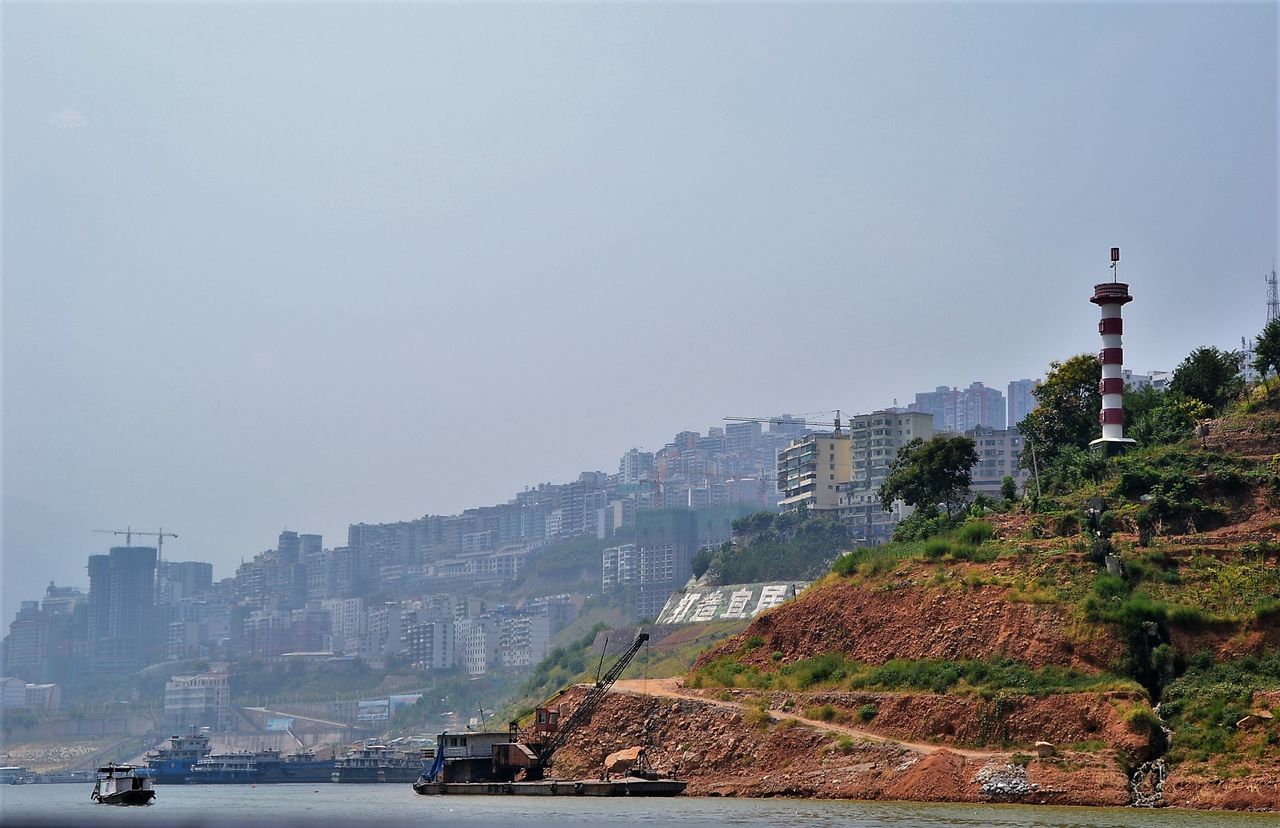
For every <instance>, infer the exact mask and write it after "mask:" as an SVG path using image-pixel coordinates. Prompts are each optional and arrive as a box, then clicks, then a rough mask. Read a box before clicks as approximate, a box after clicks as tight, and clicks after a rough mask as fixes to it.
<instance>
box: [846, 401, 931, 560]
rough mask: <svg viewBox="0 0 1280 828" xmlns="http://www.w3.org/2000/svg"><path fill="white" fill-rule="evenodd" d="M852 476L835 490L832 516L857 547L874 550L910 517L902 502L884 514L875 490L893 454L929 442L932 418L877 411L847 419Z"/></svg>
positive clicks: (883, 478)
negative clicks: (846, 530)
mask: <svg viewBox="0 0 1280 828" xmlns="http://www.w3.org/2000/svg"><path fill="white" fill-rule="evenodd" d="M849 435H850V441H851V446H852V447H851V453H852V456H853V475H852V478H851V479H850V480H849V481H848V482H847V483H845V484H843V485H841V486H840V487H839V489H838V490H837V516H838V517H839V519H840V521H841V522H843V523H844V524H845V525H846V526H848V527H849V531H850V533H852V535H853V537H854V538H855V539H856V540H857V541H858V542H859V543H863V544H866V545H868V546H878V545H880V544H882V543H885V542H887V541H889V540H891V539H892V537H893V530H894V529H896V528H897V526H898V524H899V523H900V522H901V521H902V520H903V519H904V518H906V517H907V515H909V514H911V508H910V507H909V506H906V505H905V504H902V503H895V504H893V506H892V508H891V509H890V510H889V511H887V512H886V511H885V510H884V508H883V507H882V506H881V505H880V485H881V484H882V483H884V480H885V478H886V477H888V476H889V468H890V466H892V465H893V461H894V459H896V458H897V456H898V451H899V449H901V448H902V447H903V446H905V445H906V444H907V443H910V442H911V441H912V440H915V439H921V440H928V439H930V438H932V437H933V435H934V429H933V415H931V414H928V413H925V412H921V411H902V410H894V409H882V410H880V411H873V412H871V413H870V414H857V415H855V416H853V417H850V418H849Z"/></svg>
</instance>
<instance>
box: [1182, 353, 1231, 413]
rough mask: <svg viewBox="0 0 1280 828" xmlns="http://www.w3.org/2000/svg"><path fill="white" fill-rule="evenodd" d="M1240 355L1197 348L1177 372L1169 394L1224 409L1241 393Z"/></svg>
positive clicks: (1183, 361)
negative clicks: (1180, 395)
mask: <svg viewBox="0 0 1280 828" xmlns="http://www.w3.org/2000/svg"><path fill="white" fill-rule="evenodd" d="M1242 386H1243V380H1241V378H1240V353H1239V352H1238V351H1220V350H1218V349H1217V348H1213V347H1206V348H1196V349H1195V350H1194V351H1192V352H1191V354H1190V355H1189V356H1188V357H1187V358H1186V359H1184V360H1182V363H1181V364H1180V365H1179V366H1178V367H1177V368H1175V369H1174V370H1173V379H1171V380H1169V390H1170V391H1172V392H1174V393H1177V394H1182V395H1183V396H1184V397H1190V398H1191V399H1193V400H1199V401H1200V402H1202V403H1204V404H1205V405H1208V406H1212V407H1213V408H1220V407H1222V406H1223V405H1225V404H1226V403H1227V401H1228V400H1230V399H1232V398H1233V397H1235V396H1236V395H1238V394H1239V393H1240V389H1241V387H1242Z"/></svg>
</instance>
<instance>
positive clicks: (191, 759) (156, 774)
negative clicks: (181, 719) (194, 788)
mask: <svg viewBox="0 0 1280 828" xmlns="http://www.w3.org/2000/svg"><path fill="white" fill-rule="evenodd" d="M212 752H213V749H212V748H211V747H209V737H208V736H207V735H205V734H204V733H201V732H200V731H198V730H195V729H193V730H192V731H191V732H190V733H188V734H187V735H185V736H170V737H169V744H168V745H166V746H164V747H162V748H159V749H157V750H156V751H155V752H153V753H148V754H147V756H146V762H147V770H148V771H150V773H151V778H152V779H154V780H155V782H156V784H157V785H181V784H183V783H184V782H186V781H187V776H188V775H190V773H191V768H192V767H194V766H195V764H196V762H199V761H200V760H201V759H203V758H205V757H206V756H208V755H209V754H210V753H212Z"/></svg>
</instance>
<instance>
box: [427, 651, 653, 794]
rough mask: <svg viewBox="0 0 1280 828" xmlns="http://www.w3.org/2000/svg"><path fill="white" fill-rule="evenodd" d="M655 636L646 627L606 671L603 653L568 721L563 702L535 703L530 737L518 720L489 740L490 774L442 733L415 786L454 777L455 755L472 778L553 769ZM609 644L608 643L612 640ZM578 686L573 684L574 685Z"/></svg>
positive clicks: (501, 778)
mask: <svg viewBox="0 0 1280 828" xmlns="http://www.w3.org/2000/svg"><path fill="white" fill-rule="evenodd" d="M648 640H649V634H648V633H646V632H642V633H639V634H638V635H636V637H635V640H634V641H632V642H631V644H630V645H629V646H628V647H627V649H626V650H623V651H622V652H621V653H619V654H618V655H617V656H616V657H615V658H614V661H613V663H612V664H611V665H610V666H609V669H608V670H607V671H605V673H604V674H603V675H601V674H600V673H599V670H600V669H601V668H603V666H604V655H603V653H602V654H601V657H600V667H597V673H596V680H595V682H594V684H592V685H591V687H590V689H588V690H587V692H586V695H584V696H583V697H582V701H580V702H578V704H577V706H576V707H575V708H574V709H573V712H572V713H570V714H569V715H568V716H567V717H565V719H564V721H563V722H562V721H561V719H560V716H561V711H560V706H559V705H556V706H551V705H550V704H549V703H546V702H544V703H543V704H541V705H539V706H538V707H536V708H534V719H533V725H532V727H531V729H530V731H529V737H528V738H527V739H524V740H522V739H521V738H520V722H519V721H518V720H517V721H513V722H511V724H510V727H509V729H508V731H507V737H508V738H507V739H506V740H505V741H499V742H493V743H491V744H489V745H488V747H489V748H490V751H491V752H490V753H489V755H488V756H487V757H485V758H486V759H489V760H490V762H485V763H483V764H486V765H488V767H487V768H485V771H486V772H484V773H483V774H481V775H483V776H485V777H487V778H485V779H478V778H476V777H477V772H478V771H480V765H481V764H482V763H479V762H476V761H475V760H476V759H478V758H479V756H477V755H476V753H475V752H474V751H468V753H467V754H465V755H458V756H453V757H450V756H448V755H447V753H448V751H447V750H446V744H445V738H446V737H447V736H448V735H449V734H441V738H440V739H439V740H438V741H437V743H436V755H435V760H434V761H433V762H432V764H431V767H430V768H428V769H427V770H426V771H425V772H424V773H423V774H422V776H421V777H420V778H419V779H418V781H417V782H415V783H414V786H413V787H414V790H415V791H417V792H418V793H425V792H427V790H428V789H429V788H430V787H431V786H432V785H434V784H435V783H437V782H438V781H448V776H449V774H446V773H445V765H446V764H447V763H448V762H449V760H450V759H451V758H452V759H453V760H454V761H455V762H457V763H458V765H459V766H460V767H466V771H465V772H466V775H467V777H468V778H467V779H466V780H465V781H488V782H511V781H513V780H514V779H515V778H516V777H517V776H522V778H523V779H524V780H525V781H530V782H531V781H536V780H540V779H542V778H543V776H544V774H545V773H546V770H547V768H548V767H549V766H550V764H551V758H552V756H553V755H554V754H555V752H556V751H557V750H559V749H560V748H561V747H563V746H564V745H565V743H566V742H568V741H569V737H570V736H572V735H573V734H574V732H575V731H577V730H578V729H579V728H581V727H582V726H583V725H585V724H587V723H588V722H590V721H591V717H592V716H593V715H594V714H595V712H596V709H597V708H598V707H599V706H600V703H601V702H603V701H604V697H605V695H606V694H607V693H608V692H609V688H610V687H612V686H613V684H614V682H616V681H617V680H618V678H619V677H620V676H621V675H622V673H623V672H624V671H625V670H626V669H627V666H628V665H629V664H630V663H631V660H632V659H633V658H635V656H636V653H638V652H640V648H641V647H643V646H644V645H645V643H646V642H647V641H648ZM605 646H606V647H607V646H608V641H607V640H606V642H605ZM570 686H572V685H570ZM567 689H568V687H565V688H562V689H561V690H559V691H558V692H557V693H556V694H555V695H554V696H552V697H551V698H552V699H555V698H556V697H558V696H559V695H560V694H562V693H563V692H564V691H565V690H567ZM485 735H487V734H479V733H477V734H467V735H466V736H461V737H460V738H464V739H465V738H467V736H474V737H481V736H485Z"/></svg>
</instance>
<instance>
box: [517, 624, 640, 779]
mask: <svg viewBox="0 0 1280 828" xmlns="http://www.w3.org/2000/svg"><path fill="white" fill-rule="evenodd" d="M648 640H649V634H648V633H645V632H642V633H640V634H639V635H637V636H636V640H635V641H632V642H631V646H630V647H628V648H627V649H626V650H625V651H624V652H623V653H622V654H621V655H619V656H618V660H617V661H615V662H614V663H613V666H612V667H610V668H609V671H608V672H607V673H605V674H604V676H603V677H601V678H600V679H599V680H597V681H596V683H595V685H594V686H593V687H592V688H591V689H590V690H588V691H587V695H586V696H584V697H583V699H582V701H581V702H579V703H578V706H577V707H576V708H575V709H574V711H573V714H572V715H570V716H569V718H568V719H566V720H565V721H564V723H562V724H561V725H560V727H559V728H558V729H557V730H556V733H555V735H554V736H552V737H551V739H550V740H549V741H547V742H545V743H543V744H542V745H541V746H540V749H539V750H538V760H539V762H541V763H542V764H543V765H545V764H546V763H547V761H548V760H549V759H550V758H551V754H553V753H555V752H556V751H557V750H558V749H559V748H561V747H564V743H565V742H567V741H568V740H569V737H570V736H571V735H573V732H574V731H575V730H577V729H578V728H579V727H581V726H582V725H584V724H586V723H587V722H589V721H591V717H592V715H594V714H595V712H596V708H597V707H599V706H600V702H602V701H604V697H605V694H606V693H608V692H609V688H610V687H612V686H613V683H614V682H615V681H617V680H618V677H619V676H621V675H622V671H624V670H626V669H627V665H628V664H630V663H631V659H633V658H635V656H636V653H638V652H640V648H641V647H643V646H644V643H645V642H646V641H648Z"/></svg>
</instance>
